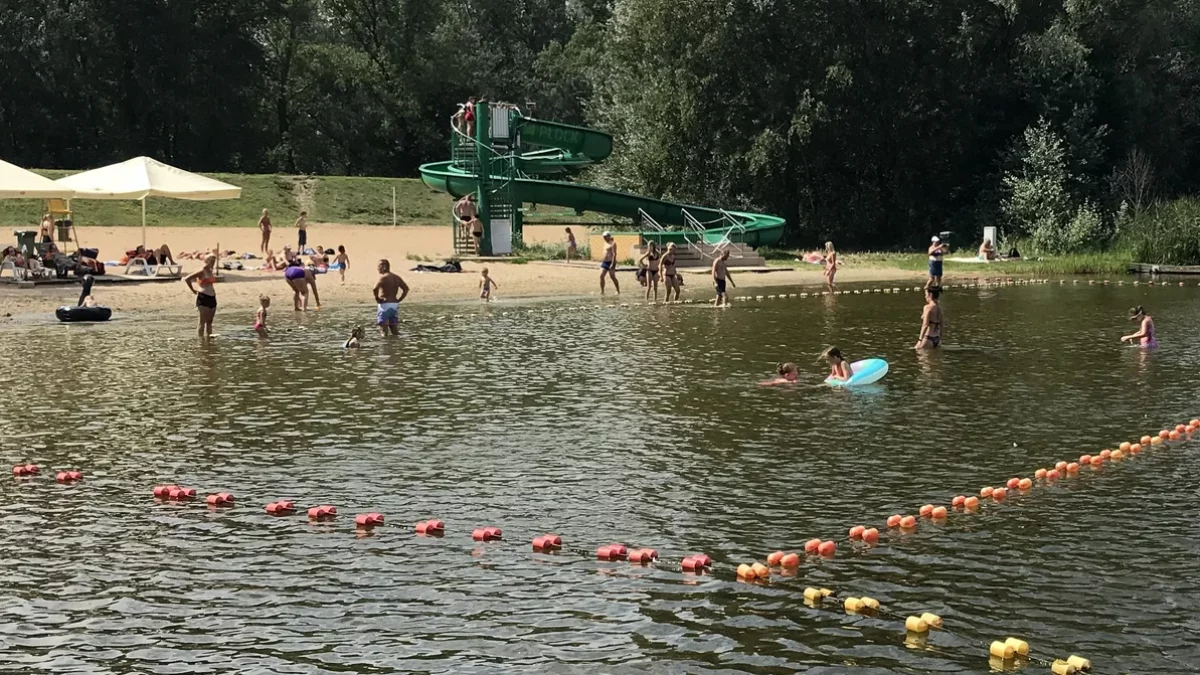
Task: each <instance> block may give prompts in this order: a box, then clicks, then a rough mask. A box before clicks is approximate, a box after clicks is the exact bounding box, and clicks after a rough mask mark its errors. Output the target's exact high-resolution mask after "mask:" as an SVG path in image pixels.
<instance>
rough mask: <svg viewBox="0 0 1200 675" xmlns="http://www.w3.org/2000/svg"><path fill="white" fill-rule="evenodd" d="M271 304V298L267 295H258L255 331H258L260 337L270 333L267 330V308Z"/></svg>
mask: <svg viewBox="0 0 1200 675" xmlns="http://www.w3.org/2000/svg"><path fill="white" fill-rule="evenodd" d="M270 306H271V298H268V297H267V296H265V295H260V296H258V311H257V312H255V313H254V332H255V333H258V337H260V338H265V337H267V336H268V335H270V333H269V332H267V308H268V307H270Z"/></svg>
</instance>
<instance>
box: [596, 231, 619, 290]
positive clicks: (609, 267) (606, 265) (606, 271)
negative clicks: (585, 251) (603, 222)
mask: <svg viewBox="0 0 1200 675" xmlns="http://www.w3.org/2000/svg"><path fill="white" fill-rule="evenodd" d="M600 236H601V237H603V238H604V258H603V259H602V260H601V261H600V295H604V278H605V277H609V278H611V279H612V282H613V288H614V289H616V291H617V295H620V294H621V285H620V284H618V283H617V242H615V241H613V236H612V232H605V233H604V234H602V235H600Z"/></svg>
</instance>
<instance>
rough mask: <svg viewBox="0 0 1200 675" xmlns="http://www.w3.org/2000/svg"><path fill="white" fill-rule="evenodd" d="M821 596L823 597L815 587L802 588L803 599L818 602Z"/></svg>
mask: <svg viewBox="0 0 1200 675" xmlns="http://www.w3.org/2000/svg"><path fill="white" fill-rule="evenodd" d="M823 597H825V596H823V595H821V591H820V590H818V589H816V588H813V587H811V586H810V587H808V588H806V589H804V599H805V600H808V601H810V602H820V601H821V598H823Z"/></svg>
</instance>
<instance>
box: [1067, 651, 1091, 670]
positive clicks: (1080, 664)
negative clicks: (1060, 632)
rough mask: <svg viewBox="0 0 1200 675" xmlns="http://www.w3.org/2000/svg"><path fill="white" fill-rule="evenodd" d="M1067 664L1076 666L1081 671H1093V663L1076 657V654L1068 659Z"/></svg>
mask: <svg viewBox="0 0 1200 675" xmlns="http://www.w3.org/2000/svg"><path fill="white" fill-rule="evenodd" d="M1067 663H1069V664H1071V665H1073V666H1075V668H1077V669H1079V670H1091V669H1092V662H1091V661H1089V660H1087V659H1085V658H1083V657H1082V656H1075V655H1074V654H1072V655H1070V656H1069V657H1067Z"/></svg>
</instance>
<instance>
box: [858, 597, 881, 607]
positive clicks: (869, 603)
mask: <svg viewBox="0 0 1200 675" xmlns="http://www.w3.org/2000/svg"><path fill="white" fill-rule="evenodd" d="M862 603H863V606H864V607H866V608H867V609H876V610H877V609H879V601H878V600H876V599H875V598H868V597H867V596H865V595H864V596H863V597H862Z"/></svg>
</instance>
